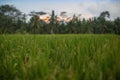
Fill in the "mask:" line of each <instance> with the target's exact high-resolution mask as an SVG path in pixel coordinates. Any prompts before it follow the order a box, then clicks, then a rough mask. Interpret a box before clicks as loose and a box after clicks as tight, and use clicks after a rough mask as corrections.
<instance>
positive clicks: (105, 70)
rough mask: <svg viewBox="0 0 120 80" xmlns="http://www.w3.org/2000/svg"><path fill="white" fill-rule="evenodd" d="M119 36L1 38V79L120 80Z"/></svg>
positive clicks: (71, 35)
mask: <svg viewBox="0 0 120 80" xmlns="http://www.w3.org/2000/svg"><path fill="white" fill-rule="evenodd" d="M119 44H120V36H118V35H109V34H106V35H104V34H102V35H93V34H89V35H88V34H78V35H76V34H64V35H59V34H56V35H29V34H27V35H18V34H16V35H0V80H119V79H120V76H119V75H120V49H119V48H120V45H119Z"/></svg>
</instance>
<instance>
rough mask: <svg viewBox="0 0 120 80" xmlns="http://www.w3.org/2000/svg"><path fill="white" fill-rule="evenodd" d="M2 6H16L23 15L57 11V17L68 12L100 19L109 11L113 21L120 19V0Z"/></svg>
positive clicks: (0, 0)
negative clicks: (101, 14)
mask: <svg viewBox="0 0 120 80" xmlns="http://www.w3.org/2000/svg"><path fill="white" fill-rule="evenodd" d="M0 4H10V5H14V6H15V7H16V8H17V9H19V10H20V11H22V12H23V13H26V14H29V13H30V12H31V11H45V12H49V13H51V11H52V10H55V13H56V14H57V15H59V14H60V12H62V11H66V12H67V14H68V15H74V14H76V15H78V14H82V16H83V17H85V18H89V17H94V16H96V17H98V16H99V15H100V13H101V12H103V11H109V12H110V14H111V19H114V18H117V17H120V0H0Z"/></svg>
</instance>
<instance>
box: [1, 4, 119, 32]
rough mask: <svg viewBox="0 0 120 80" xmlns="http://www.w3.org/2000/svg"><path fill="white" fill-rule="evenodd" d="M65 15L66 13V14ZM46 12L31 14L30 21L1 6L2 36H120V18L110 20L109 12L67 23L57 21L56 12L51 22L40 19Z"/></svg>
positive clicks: (8, 7)
mask: <svg viewBox="0 0 120 80" xmlns="http://www.w3.org/2000/svg"><path fill="white" fill-rule="evenodd" d="M64 13H65V12H64ZM42 14H45V12H31V13H30V14H29V16H31V18H30V21H28V22H27V21H26V19H27V18H26V16H27V15H26V14H23V13H22V12H21V11H20V10H18V9H17V8H16V7H14V6H12V5H8V4H7V5H1V6H0V34H15V33H20V34H120V18H119V17H117V18H116V19H114V20H110V19H109V18H110V13H109V11H103V12H101V13H100V15H99V17H93V18H91V19H88V20H86V19H82V20H80V19H78V16H76V15H73V19H72V20H71V21H69V22H67V23H64V22H59V21H57V16H56V15H55V12H54V10H53V11H52V14H51V18H50V22H49V23H46V22H44V21H43V20H40V19H39V16H38V15H42Z"/></svg>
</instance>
